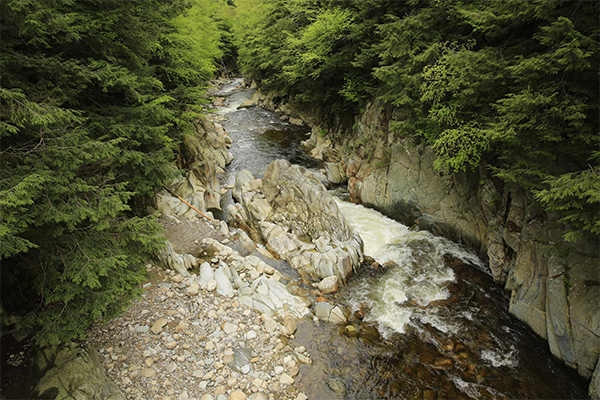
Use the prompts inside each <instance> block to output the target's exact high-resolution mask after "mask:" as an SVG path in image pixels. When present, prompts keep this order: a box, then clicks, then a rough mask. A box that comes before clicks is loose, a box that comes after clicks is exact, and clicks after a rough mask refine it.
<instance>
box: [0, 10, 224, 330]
mask: <svg viewBox="0 0 600 400" xmlns="http://www.w3.org/2000/svg"><path fill="white" fill-rule="evenodd" d="M228 7H229V6H228V5H227V3H225V2H224V1H211V0H193V1H184V0H173V1H161V0H128V1H119V0H98V1H94V0H89V1H74V0H52V1H38V0H15V1H12V0H5V1H2V2H0V13H1V18H2V20H1V29H2V41H1V48H0V56H1V59H0V69H1V71H2V76H1V78H0V101H1V114H0V117H1V126H0V139H1V142H0V144H1V150H0V151H1V154H0V155H1V162H2V166H1V168H0V218H1V221H0V241H1V243H2V247H1V254H0V255H1V257H2V308H3V310H5V311H6V310H8V311H11V312H19V313H21V314H22V315H25V318H24V322H25V323H26V324H27V325H28V326H31V327H35V328H36V332H37V333H36V339H37V340H48V341H52V342H56V341H60V340H65V339H69V338H73V337H78V336H80V335H81V334H82V333H83V331H84V330H85V329H86V328H87V327H88V326H89V324H90V323H92V322H93V321H95V320H97V319H98V318H100V317H107V318H108V317H110V316H113V315H115V314H116V313H118V312H119V311H120V310H121V309H122V308H123V307H124V306H126V305H127V301H128V300H129V299H131V298H132V297H133V296H135V294H136V293H137V288H138V287H139V283H140V282H141V281H142V280H143V279H144V278H145V268H144V265H145V264H144V262H147V261H148V259H149V257H150V256H151V255H152V254H153V253H154V252H155V251H157V250H158V249H159V248H161V246H163V244H164V240H162V234H161V230H160V228H159V225H158V223H157V222H156V221H155V220H154V219H153V218H152V217H151V216H146V215H144V209H145V206H146V205H147V204H149V201H151V199H152V197H153V196H154V194H155V192H156V191H157V190H158V189H159V188H161V186H162V184H163V182H165V181H167V180H169V179H170V178H172V177H173V176H174V174H175V173H176V172H175V170H174V168H173V165H174V160H175V149H176V144H177V143H178V141H179V140H180V138H181V135H183V134H186V132H188V131H190V128H191V126H192V124H193V123H194V120H195V119H197V118H198V117H199V116H200V113H201V105H202V103H203V102H204V101H206V100H205V99H204V96H203V93H204V91H205V89H206V86H207V82H208V81H209V80H210V79H212V78H213V77H214V75H215V72H216V71H217V69H218V66H219V65H220V64H221V61H222V59H223V57H224V56H225V53H226V51H227V50H228V49H229V48H230V47H231V46H228V45H227V43H226V39H227V35H228V33H227V32H226V28H228V26H227V24H226V23H225V22H224V18H223V17H222V16H221V14H219V10H225V11H226V10H227V9H228ZM223 15H226V14H223Z"/></svg>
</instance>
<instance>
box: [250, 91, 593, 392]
mask: <svg viewBox="0 0 600 400" xmlns="http://www.w3.org/2000/svg"><path fill="white" fill-rule="evenodd" d="M275 100H276V99H275ZM254 101H255V102H256V103H257V104H259V105H261V106H262V107H264V108H267V109H270V110H272V111H276V112H282V113H286V114H289V115H290V116H291V117H294V118H300V119H302V120H303V121H305V122H306V123H308V124H309V125H310V126H311V127H312V134H311V138H310V139H309V140H307V141H306V142H305V144H306V146H307V147H308V149H309V150H310V151H311V152H312V155H313V156H314V157H316V158H320V159H323V161H324V162H325V167H326V172H327V176H328V179H329V180H330V181H331V182H332V183H338V184H342V183H347V184H348V188H349V192H350V195H351V198H352V200H353V201H356V202H360V203H363V204H364V205H367V206H371V207H373V208H375V209H377V210H379V211H381V212H382V213H384V214H386V215H388V216H390V217H393V218H395V219H398V220H401V221H403V222H404V223H406V224H408V225H413V224H418V226H419V227H420V228H421V229H427V230H430V231H432V232H434V233H436V234H439V235H443V236H446V237H448V238H450V239H452V240H454V241H456V242H460V243H463V244H465V245H467V246H469V247H471V248H472V249H474V250H475V251H477V252H478V254H479V255H480V257H481V258H482V259H484V260H486V261H487V262H488V265H489V273H490V274H491V275H492V276H493V278H494V280H495V281H496V282H497V283H498V284H499V285H502V286H503V287H504V288H505V290H506V293H507V295H508V296H510V303H509V304H510V306H509V307H510V312H511V313H512V314H513V315H515V316H516V317H517V318H518V319H520V320H522V321H524V322H525V323H527V324H528V325H529V326H530V327H531V328H532V329H533V330H534V331H535V332H536V333H537V334H538V335H540V336H541V337H543V338H544V339H546V340H547V341H548V344H549V347H550V350H551V352H552V354H554V355H555V356H556V357H558V358H560V359H562V360H563V361H564V362H565V363H566V364H567V365H568V366H570V367H572V368H575V369H577V371H578V372H579V374H580V375H582V376H584V377H585V378H589V379H591V383H590V389H589V393H590V396H591V397H592V398H600V363H599V361H598V359H599V355H600V286H599V285H600V283H599V280H600V278H599V273H600V267H599V265H600V264H599V263H600V259H599V256H598V255H599V246H598V243H595V242H589V241H588V242H584V241H581V242H577V243H572V244H568V245H566V244H565V243H564V242H563V241H562V240H561V238H562V235H563V227H562V225H561V224H559V223H557V219H558V216H557V215H549V214H547V213H545V212H543V211H542V210H541V209H539V208H538V207H537V206H536V204H535V202H534V201H533V199H532V198H531V196H530V195H529V194H527V193H526V192H524V191H522V190H518V189H515V188H510V187H508V186H504V185H503V184H502V182H500V181H498V180H496V179H494V178H493V177H492V176H490V174H489V173H488V172H487V171H486V170H485V168H480V169H479V170H477V171H468V172H461V173H444V172H440V171H437V170H435V169H434V167H433V161H434V157H435V155H434V153H433V151H432V149H431V148H429V147H428V146H426V145H424V144H421V143H417V142H415V140H414V139H412V138H402V137H398V136H395V135H394V134H393V133H391V132H389V131H388V130H387V121H389V120H390V118H393V117H394V115H393V113H394V110H393V109H390V108H389V106H386V105H384V104H382V103H379V102H372V103H371V104H369V105H368V106H367V107H366V108H365V110H364V111H363V112H362V114H361V115H359V116H357V117H356V119H355V124H354V128H353V131H354V133H352V134H350V132H343V131H342V128H339V127H338V128H334V129H333V130H331V129H325V128H324V127H325V124H324V123H323V117H322V112H321V111H320V110H311V109H306V108H303V109H302V108H298V107H294V106H293V105H290V104H286V103H282V102H281V101H274V97H273V96H267V95H263V94H260V93H258V94H257V95H256V96H255V98H254Z"/></svg>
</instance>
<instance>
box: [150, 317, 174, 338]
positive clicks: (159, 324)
mask: <svg viewBox="0 0 600 400" xmlns="http://www.w3.org/2000/svg"><path fill="white" fill-rule="evenodd" d="M168 322H169V320H168V319H166V318H159V319H158V320H157V321H156V322H155V323H154V324H153V325H152V328H150V330H151V331H152V332H153V333H155V334H157V335H158V334H159V333H161V332H162V328H163V327H164V326H165V325H166V324H167V323H168Z"/></svg>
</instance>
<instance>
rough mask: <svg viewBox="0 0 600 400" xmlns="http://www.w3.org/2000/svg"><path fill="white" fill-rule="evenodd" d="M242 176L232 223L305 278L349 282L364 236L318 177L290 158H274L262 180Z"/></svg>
mask: <svg viewBox="0 0 600 400" xmlns="http://www.w3.org/2000/svg"><path fill="white" fill-rule="evenodd" d="M238 177H239V180H238V182H237V183H236V191H234V194H235V195H236V200H238V202H239V203H238V204H236V205H234V206H230V209H229V215H230V221H229V222H230V224H231V225H232V226H237V227H240V228H242V229H246V230H248V232H249V235H250V236H251V237H252V238H253V239H254V240H258V241H260V242H262V243H264V244H265V246H266V248H267V249H268V250H269V251H270V252H271V253H272V254H273V255H275V256H276V257H277V258H280V259H283V260H286V261H287V262H288V263H289V264H290V265H292V266H293V267H294V268H296V269H297V270H298V271H299V273H300V275H301V276H303V277H304V278H305V279H313V280H321V279H323V278H326V277H329V276H332V275H335V276H337V277H338V279H339V280H340V282H342V283H345V282H346V280H347V278H348V276H350V275H351V274H352V273H353V271H354V270H355V268H356V267H358V266H359V265H360V263H361V262H362V259H363V253H362V250H363V244H362V240H361V238H360V237H359V236H358V234H356V233H355V232H354V230H353V229H352V227H351V226H350V224H349V223H348V221H347V220H346V218H345V217H344V216H343V215H342V213H341V212H340V211H339V209H338V207H337V204H336V203H335V200H334V199H333V197H332V196H331V195H330V194H329V193H328V192H327V189H325V187H324V186H323V184H322V183H321V182H320V180H319V179H318V178H316V177H314V176H313V175H312V174H311V173H310V172H309V171H307V170H306V169H304V168H302V167H300V166H297V165H292V164H290V163H289V162H287V161H285V160H276V161H273V162H272V163H271V164H270V165H269V167H268V168H267V171H266V173H265V176H264V177H263V179H262V180H256V179H253V177H251V176H249V173H248V172H247V171H244V172H243V173H240V175H238ZM237 189H239V190H237Z"/></svg>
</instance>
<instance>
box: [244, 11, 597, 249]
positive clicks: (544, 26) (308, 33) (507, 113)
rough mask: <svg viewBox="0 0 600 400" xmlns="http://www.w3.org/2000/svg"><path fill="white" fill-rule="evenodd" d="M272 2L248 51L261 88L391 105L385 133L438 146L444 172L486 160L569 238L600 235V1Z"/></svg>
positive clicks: (352, 103) (344, 105)
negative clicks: (558, 218)
mask: <svg viewBox="0 0 600 400" xmlns="http://www.w3.org/2000/svg"><path fill="white" fill-rule="evenodd" d="M238 3H239V6H241V5H242V4H246V5H247V6H253V7H255V6H256V4H255V3H256V0H238ZM264 3H265V5H264V6H263V10H264V13H263V14H264V17H263V18H262V19H261V20H259V21H255V23H254V26H255V29H254V30H247V32H248V33H247V36H246V37H247V40H246V41H245V42H243V43H241V44H240V47H241V48H240V50H239V54H240V59H241V60H240V61H241V64H242V68H243V69H244V70H245V71H246V73H247V74H249V75H251V76H252V77H254V78H255V79H257V80H258V81H260V82H261V84H262V86H263V87H265V88H266V89H268V90H271V91H276V92H278V93H279V94H280V95H281V96H286V97H287V98H289V99H290V100H292V101H297V102H304V103H308V104H310V105H313V106H314V105H318V106H322V107H327V106H328V105H330V104H338V107H337V110H347V109H350V110H353V112H354V113H356V112H357V110H359V109H360V108H361V107H363V106H364V104H365V102H366V101H369V100H372V99H376V98H377V99H380V100H383V101H384V102H386V103H388V104H390V105H393V106H394V107H395V108H396V112H395V113H394V115H395V117H394V119H392V120H391V121H389V124H386V127H385V128H384V129H387V128H388V127H389V129H390V131H391V132H386V133H393V134H395V135H396V137H407V136H412V137H415V138H417V139H418V140H424V141H426V142H428V143H429V144H430V145H431V146H432V147H433V149H434V150H435V151H436V155H437V159H436V161H435V166H436V168H438V169H440V170H446V171H450V172H456V171H461V170H466V169H476V168H478V167H479V166H481V165H482V164H484V166H485V167H486V168H488V169H489V170H490V171H491V172H492V173H493V174H494V175H495V176H496V177H498V178H501V179H502V180H503V181H504V182H505V183H506V184H507V185H513V187H518V188H522V189H525V190H529V191H531V193H532V194H533V195H534V197H535V198H536V199H537V200H538V201H539V202H540V205H541V206H542V207H544V209H545V210H547V211H558V212H560V213H561V215H563V217H562V221H563V222H564V223H565V224H566V226H567V228H568V232H569V233H568V234H567V235H566V236H565V239H567V240H574V239H577V238H580V237H582V236H586V235H593V236H596V237H597V235H598V234H600V222H599V220H600V199H599V195H598V193H600V174H599V171H600V157H599V153H598V151H597V150H598V148H599V146H600V132H599V128H598V127H599V123H600V122H599V119H598V115H599V104H600V96H599V91H598V89H599V87H600V86H599V76H598V75H599V74H598V71H599V70H600V65H599V59H600V36H599V35H600V29H599V27H600V23H599V22H600V21H599V19H598V18H599V15H600V3H599V2H597V1H578V0H555V1H544V0H540V1H537V0H506V1H496V0H475V1H458V0H436V1H425V0H407V1H393V0H362V1H351V0H298V1H286V0H265V1H264ZM334 111H335V110H334ZM348 134H351V128H350V127H348Z"/></svg>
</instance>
